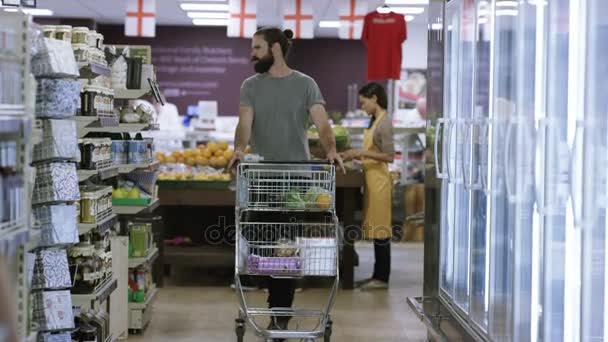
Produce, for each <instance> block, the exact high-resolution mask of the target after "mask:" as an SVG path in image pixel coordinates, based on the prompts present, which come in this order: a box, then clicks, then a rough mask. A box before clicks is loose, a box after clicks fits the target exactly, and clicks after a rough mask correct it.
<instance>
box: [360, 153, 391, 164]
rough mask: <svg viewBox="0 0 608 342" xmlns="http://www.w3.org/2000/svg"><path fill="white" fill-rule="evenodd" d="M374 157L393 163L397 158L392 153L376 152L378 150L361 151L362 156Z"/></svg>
mask: <svg viewBox="0 0 608 342" xmlns="http://www.w3.org/2000/svg"><path fill="white" fill-rule="evenodd" d="M361 157H363V158H367V159H374V160H377V161H380V162H385V163H392V162H393V160H395V155H394V154H392V153H384V152H376V151H361V155H360V158H361Z"/></svg>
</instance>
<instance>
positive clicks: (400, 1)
mask: <svg viewBox="0 0 608 342" xmlns="http://www.w3.org/2000/svg"><path fill="white" fill-rule="evenodd" d="M384 3H385V4H387V5H428V4H429V0H386V1H385V2H384Z"/></svg>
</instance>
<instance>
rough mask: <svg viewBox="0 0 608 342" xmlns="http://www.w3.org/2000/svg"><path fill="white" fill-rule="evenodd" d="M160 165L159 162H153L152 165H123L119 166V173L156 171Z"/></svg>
mask: <svg viewBox="0 0 608 342" xmlns="http://www.w3.org/2000/svg"><path fill="white" fill-rule="evenodd" d="M159 165H160V163H159V162H158V161H155V162H152V163H150V164H122V165H119V166H118V172H119V173H131V172H133V171H135V170H148V171H155V170H157V169H158V166H159Z"/></svg>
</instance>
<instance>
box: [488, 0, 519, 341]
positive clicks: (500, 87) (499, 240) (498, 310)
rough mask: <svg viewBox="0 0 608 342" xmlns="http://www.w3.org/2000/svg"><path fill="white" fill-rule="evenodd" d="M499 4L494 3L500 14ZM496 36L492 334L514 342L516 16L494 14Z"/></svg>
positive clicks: (491, 131)
mask: <svg viewBox="0 0 608 342" xmlns="http://www.w3.org/2000/svg"><path fill="white" fill-rule="evenodd" d="M498 2H499V1H496V2H494V3H493V4H492V9H493V10H492V13H494V12H496V11H497V10H496V9H497V8H498ZM492 19H493V20H494V34H493V45H492V66H491V71H490V72H491V78H490V80H491V94H492V95H491V108H490V115H491V117H490V120H491V125H490V129H489V137H488V141H489V146H488V149H489V151H490V160H489V163H488V175H489V177H488V190H489V196H490V207H489V209H488V212H489V215H490V218H489V220H490V225H489V226H490V239H489V244H490V246H489V251H490V268H489V272H490V278H489V281H490V284H489V334H490V337H491V338H492V339H493V340H500V341H510V340H511V326H512V323H511V322H512V321H511V315H512V308H511V307H512V303H511V298H512V296H513V283H512V275H513V263H512V260H513V256H512V253H513V251H512V248H511V245H512V240H513V231H512V229H511V227H512V222H511V220H510V213H511V208H510V206H509V202H508V199H507V191H506V185H505V184H506V182H505V173H504V172H503V168H504V163H503V160H504V159H505V141H506V140H507V135H506V131H507V126H508V120H509V117H510V116H512V115H513V113H514V112H515V80H514V74H515V73H514V70H515V69H514V68H515V64H516V59H515V57H516V56H515V45H514V40H515V37H514V35H515V24H516V17H514V16H511V15H497V14H496V15H493V16H492Z"/></svg>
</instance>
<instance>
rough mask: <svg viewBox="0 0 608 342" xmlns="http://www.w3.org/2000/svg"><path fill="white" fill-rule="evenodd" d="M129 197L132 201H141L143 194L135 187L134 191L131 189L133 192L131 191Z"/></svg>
mask: <svg viewBox="0 0 608 342" xmlns="http://www.w3.org/2000/svg"><path fill="white" fill-rule="evenodd" d="M127 197H128V198H131V199H139V198H140V197H141V192H140V191H139V189H138V188H136V187H134V188H133V189H131V191H129V194H128V196H127Z"/></svg>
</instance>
